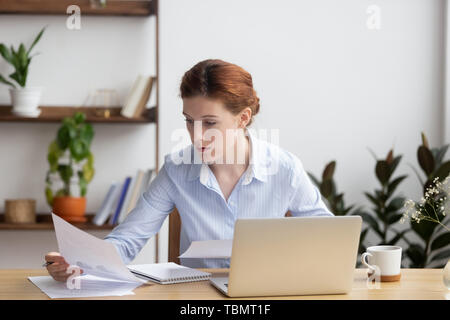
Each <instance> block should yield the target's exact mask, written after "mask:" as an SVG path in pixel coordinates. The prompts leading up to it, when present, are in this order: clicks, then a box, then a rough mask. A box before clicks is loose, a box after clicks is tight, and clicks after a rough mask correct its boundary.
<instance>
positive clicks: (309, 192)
mask: <svg viewBox="0 0 450 320" xmlns="http://www.w3.org/2000/svg"><path fill="white" fill-rule="evenodd" d="M293 158H294V165H293V167H292V171H291V179H290V181H291V187H292V188H293V194H292V196H291V200H290V202H289V210H290V211H291V214H292V215H293V216H301V217H303V216H333V215H334V214H333V213H332V212H331V211H330V210H329V209H328V208H327V206H326V205H325V203H324V202H323V200H322V197H321V194H320V191H319V189H318V188H317V187H316V186H315V185H314V184H313V183H312V181H311V179H310V178H309V177H308V174H307V173H306V171H305V169H304V168H303V164H302V162H301V161H300V159H298V158H297V157H296V156H293Z"/></svg>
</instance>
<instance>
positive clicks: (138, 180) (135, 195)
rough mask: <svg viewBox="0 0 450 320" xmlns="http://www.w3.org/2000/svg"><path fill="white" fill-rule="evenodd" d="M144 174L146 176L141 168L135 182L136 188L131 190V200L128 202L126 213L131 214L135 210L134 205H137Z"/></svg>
mask: <svg viewBox="0 0 450 320" xmlns="http://www.w3.org/2000/svg"><path fill="white" fill-rule="evenodd" d="M143 176H144V171H143V170H141V169H139V170H138V171H137V173H136V183H135V184H134V188H133V190H132V191H131V192H132V194H131V198H130V202H129V204H128V208H127V211H126V214H129V213H130V211H131V210H133V209H134V207H135V206H136V203H137V200H138V198H139V190H140V188H141V183H142V178H143Z"/></svg>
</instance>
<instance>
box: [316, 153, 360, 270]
mask: <svg viewBox="0 0 450 320" xmlns="http://www.w3.org/2000/svg"><path fill="white" fill-rule="evenodd" d="M335 169H336V161H331V162H329V163H328V164H327V165H326V166H325V169H324V170H323V172H322V180H321V181H320V180H319V179H317V178H316V177H315V176H314V175H313V174H312V173H309V172H308V175H309V177H310V178H311V180H312V181H313V182H314V184H315V185H316V186H317V187H318V188H319V190H320V193H321V194H322V197H323V198H324V199H325V203H326V205H327V207H328V209H330V211H331V212H332V213H333V214H334V215H336V216H344V215H359V212H360V210H361V208H355V206H354V205H351V206H348V207H347V206H346V205H345V200H344V193H339V192H338V191H337V187H336V183H335V181H334V177H333V176H334V172H335ZM368 230H369V229H368V228H366V229H363V230H362V231H361V235H360V238H359V248H358V254H362V253H363V252H365V251H366V246H365V245H364V240H365V237H366V234H367V231H368ZM360 264H361V262H360V261H359V259H358V262H357V265H358V266H359V265H360Z"/></svg>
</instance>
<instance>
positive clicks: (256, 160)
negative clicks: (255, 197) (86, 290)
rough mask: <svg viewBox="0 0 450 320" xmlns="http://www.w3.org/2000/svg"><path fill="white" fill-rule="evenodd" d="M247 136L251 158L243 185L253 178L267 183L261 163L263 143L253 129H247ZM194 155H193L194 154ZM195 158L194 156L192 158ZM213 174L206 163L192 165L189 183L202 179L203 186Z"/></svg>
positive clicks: (264, 169) (192, 149) (192, 150)
mask: <svg viewBox="0 0 450 320" xmlns="http://www.w3.org/2000/svg"><path fill="white" fill-rule="evenodd" d="M245 132H246V134H247V135H248V137H249V142H250V145H249V147H250V156H249V166H248V168H247V170H246V171H245V172H244V177H243V181H242V184H243V185H247V184H249V183H250V182H251V181H252V178H256V179H258V180H260V181H263V182H266V181H267V174H266V168H265V167H264V166H262V163H261V157H264V154H263V151H264V150H263V148H262V147H263V146H262V145H261V142H260V141H259V139H258V138H257V137H256V136H255V134H254V133H253V132H252V129H246V130H245ZM191 152H192V153H193V152H196V151H195V150H194V147H193V145H191ZM192 153H191V154H192ZM192 155H193V154H192ZM192 158H193V156H192ZM210 173H211V169H210V168H209V167H208V165H207V164H205V163H199V164H196V163H192V165H191V168H190V170H189V172H188V178H187V180H188V181H192V180H195V179H197V178H200V182H201V183H202V184H206V183H207V182H208V180H209V176H210Z"/></svg>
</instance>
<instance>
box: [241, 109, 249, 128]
mask: <svg viewBox="0 0 450 320" xmlns="http://www.w3.org/2000/svg"><path fill="white" fill-rule="evenodd" d="M251 118H252V109H250V108H249V107H247V108H245V109H244V110H242V111H241V112H240V114H239V128H245V127H246V126H247V124H248V123H249V122H250V119H251Z"/></svg>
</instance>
